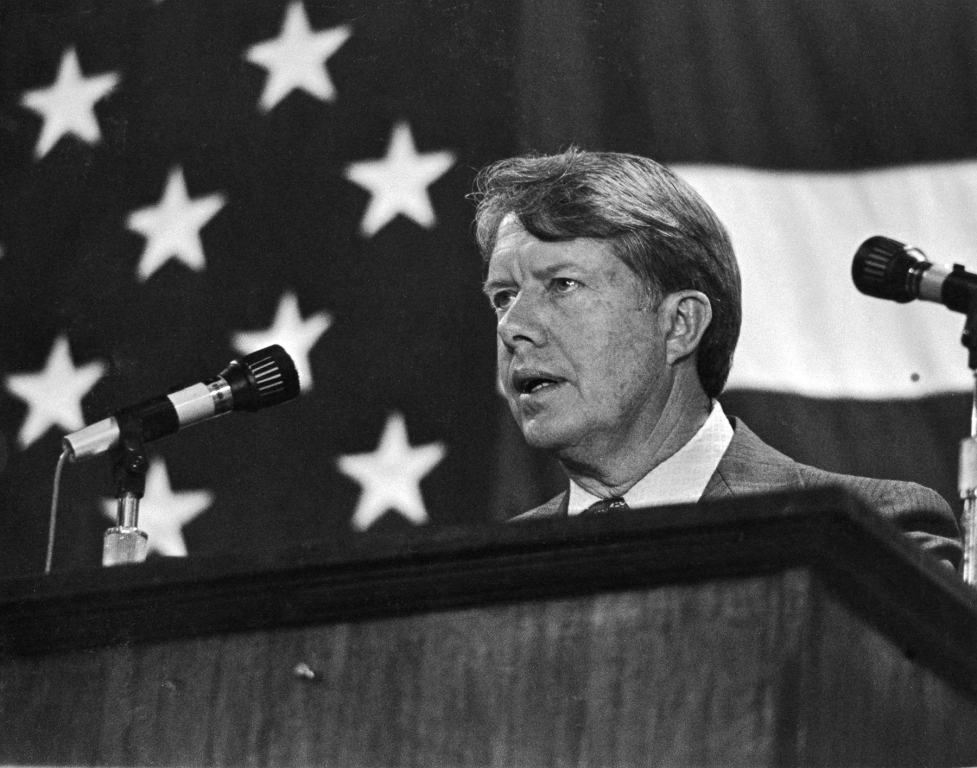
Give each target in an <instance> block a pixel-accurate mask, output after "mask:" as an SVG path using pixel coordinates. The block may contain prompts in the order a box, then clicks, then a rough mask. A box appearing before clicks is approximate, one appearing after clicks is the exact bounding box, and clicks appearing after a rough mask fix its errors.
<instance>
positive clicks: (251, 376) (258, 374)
mask: <svg viewBox="0 0 977 768" xmlns="http://www.w3.org/2000/svg"><path fill="white" fill-rule="evenodd" d="M236 366H239V367H240V368H243V373H244V374H245V375H246V377H247V380H248V387H247V389H248V394H247V396H246V397H241V398H237V397H235V400H234V407H235V409H237V408H240V409H242V410H245V411H257V410H260V409H262V408H267V407H268V406H271V405H278V404H279V403H285V402H288V401H289V400H294V399H295V398H296V397H298V394H299V375H298V371H296V370H295V363H294V362H293V361H292V358H291V357H289V354H288V352H286V351H285V350H284V349H283V348H282V347H281V346H280V345H278V344H273V345H271V346H270V347H265V348H264V349H259V350H258V351H257V352H252V353H251V354H249V355H245V356H244V357H242V358H240V359H239V360H235V361H234V362H232V363H231V365H230V367H229V370H230V368H234V367H236Z"/></svg>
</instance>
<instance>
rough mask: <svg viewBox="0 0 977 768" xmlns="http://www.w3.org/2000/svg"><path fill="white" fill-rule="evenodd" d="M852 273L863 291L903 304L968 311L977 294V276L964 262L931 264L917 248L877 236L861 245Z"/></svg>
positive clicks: (856, 285) (856, 283)
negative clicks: (925, 303)
mask: <svg viewBox="0 0 977 768" xmlns="http://www.w3.org/2000/svg"><path fill="white" fill-rule="evenodd" d="M851 276H852V280H854V281H855V287H856V288H858V290H860V291H861V292H862V293H865V294H867V295H869V296H875V297H876V298H879V299H892V300H893V301H898V302H899V303H900V304H905V303H906V302H909V301H912V300H913V299H922V300H924V301H935V302H936V303H938V304H943V305H944V306H945V307H947V308H948V309H952V310H953V311H954V312H964V313H966V312H968V311H969V310H970V303H971V297H977V275H975V274H973V273H972V272H968V271H967V270H966V269H964V267H963V265H962V264H954V265H953V266H952V267H942V266H939V265H936V264H931V263H930V262H928V261H926V255H925V254H924V253H923V252H922V251H921V250H919V249H918V248H915V247H913V246H911V245H906V244H905V243H900V242H899V241H898V240H893V239H891V238H888V237H882V236H878V235H877V236H876V237H870V238H869V239H868V240H866V241H865V242H864V243H862V244H861V245H860V246H859V248H858V251H857V252H856V253H855V259H854V261H853V262H852V265H851Z"/></svg>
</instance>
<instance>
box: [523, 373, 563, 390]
mask: <svg viewBox="0 0 977 768" xmlns="http://www.w3.org/2000/svg"><path fill="white" fill-rule="evenodd" d="M512 383H513V387H514V389H515V390H516V392H518V393H519V394H520V395H533V394H535V393H537V392H540V391H542V390H544V389H548V388H550V387H555V386H556V385H557V384H559V383H560V382H559V380H557V379H554V378H550V377H549V376H545V375H534V374H528V375H526V374H516V375H515V376H514V377H513V382H512Z"/></svg>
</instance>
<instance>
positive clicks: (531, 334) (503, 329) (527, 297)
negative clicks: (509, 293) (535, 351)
mask: <svg viewBox="0 0 977 768" xmlns="http://www.w3.org/2000/svg"><path fill="white" fill-rule="evenodd" d="M541 309H542V308H541V306H540V299H539V297H537V296H534V295H533V294H532V293H529V292H526V291H524V292H521V293H520V294H519V295H518V296H516V298H515V299H513V301H512V304H510V305H509V307H508V309H506V311H505V313H504V314H503V315H502V316H501V317H500V318H499V329H498V333H499V338H500V339H502V343H503V344H505V346H506V347H507V348H508V349H509V350H515V349H516V347H518V346H520V345H521V344H531V345H534V346H538V345H539V344H542V343H543V341H544V340H545V338H546V328H545V325H544V323H543V319H542V317H541Z"/></svg>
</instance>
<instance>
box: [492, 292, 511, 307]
mask: <svg viewBox="0 0 977 768" xmlns="http://www.w3.org/2000/svg"><path fill="white" fill-rule="evenodd" d="M515 296H516V293H515V291H496V292H495V293H493V294H492V295H491V297H490V298H489V301H491V302H492V306H493V307H495V308H496V309H506V308H507V307H508V306H509V305H510V304H511V303H512V300H513V299H514V298H515Z"/></svg>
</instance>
